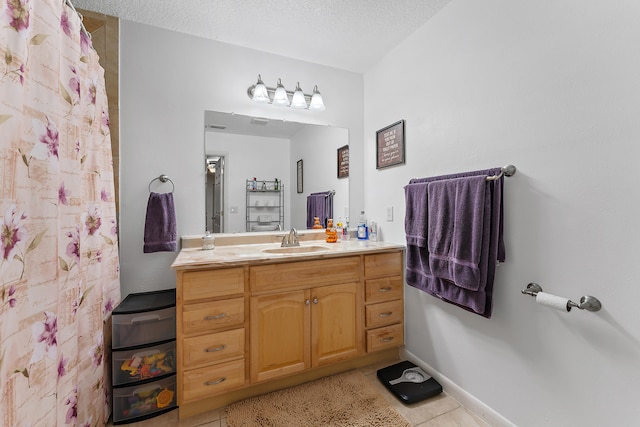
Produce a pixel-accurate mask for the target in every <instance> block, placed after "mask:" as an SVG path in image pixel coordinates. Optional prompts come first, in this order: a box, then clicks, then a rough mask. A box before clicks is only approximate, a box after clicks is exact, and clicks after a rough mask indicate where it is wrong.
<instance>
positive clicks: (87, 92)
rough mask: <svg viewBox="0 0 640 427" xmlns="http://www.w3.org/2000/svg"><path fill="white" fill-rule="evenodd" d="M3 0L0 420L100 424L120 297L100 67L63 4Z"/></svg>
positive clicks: (105, 410) (0, 19)
mask: <svg viewBox="0 0 640 427" xmlns="http://www.w3.org/2000/svg"><path fill="white" fill-rule="evenodd" d="M1 1H2V12H1V16H0V168H1V169H2V170H1V173H0V195H1V199H0V215H1V216H0V298H1V300H0V408H1V409H0V425H1V426H56V425H57V426H65V425H72V426H97V425H104V423H105V422H106V421H107V418H108V416H109V413H110V389H111V387H110V378H109V375H108V373H109V369H108V365H109V363H110V362H109V361H108V360H106V359H107V358H108V355H109V352H108V351H107V349H108V348H109V346H110V337H111V335H110V326H109V325H110V315H111V311H112V310H113V308H114V306H116V305H117V304H118V302H119V301H120V282H119V271H118V246H117V245H118V239H117V227H116V220H115V203H114V187H113V168H112V157H111V144H110V135H109V117H108V108H107V98H106V92H105V86H104V72H103V70H102V68H101V67H100V66H99V65H98V57H97V54H96V52H95V51H94V50H93V49H92V47H91V42H90V39H89V37H87V36H86V35H85V34H84V33H83V32H82V27H81V22H80V19H79V17H78V15H77V14H76V13H75V12H74V10H73V9H72V8H70V7H69V6H67V5H66V4H65V2H64V1H63V0H1Z"/></svg>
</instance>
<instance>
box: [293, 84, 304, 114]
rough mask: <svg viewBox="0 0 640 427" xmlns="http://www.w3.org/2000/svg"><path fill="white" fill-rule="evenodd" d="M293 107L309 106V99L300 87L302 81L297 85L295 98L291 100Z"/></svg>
mask: <svg viewBox="0 0 640 427" xmlns="http://www.w3.org/2000/svg"><path fill="white" fill-rule="evenodd" d="M291 107H293V108H307V100H306V99H304V93H302V89H300V82H298V84H297V85H296V91H295V92H294V93H293V99H292V100H291Z"/></svg>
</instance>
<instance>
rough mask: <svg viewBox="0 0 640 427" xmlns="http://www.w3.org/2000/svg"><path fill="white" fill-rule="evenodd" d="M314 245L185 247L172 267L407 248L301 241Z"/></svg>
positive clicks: (356, 242)
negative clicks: (283, 249)
mask: <svg viewBox="0 0 640 427" xmlns="http://www.w3.org/2000/svg"><path fill="white" fill-rule="evenodd" d="M307 246H315V247H322V248H315V249H320V250H319V251H314V252H297V253H295V252H294V253H285V254H282V253H270V252H267V250H273V249H278V248H280V243H257V244H240V245H223V246H216V247H215V249H213V250H206V251H205V250H202V249H201V248H199V247H198V248H193V247H191V248H189V247H187V248H184V249H182V250H181V251H180V253H179V254H178V256H177V257H176V259H175V261H174V262H173V264H171V268H173V269H175V270H183V269H190V268H202V267H229V266H238V265H246V264H265V263H273V262H289V261H294V260H312V259H323V258H333V257H338V256H345V255H356V254H362V253H370V252H377V251H385V250H390V249H404V248H405V247H404V245H399V244H396V243H387V242H372V241H369V240H358V239H350V240H346V241H345V240H340V241H338V242H337V243H326V242H325V241H324V240H309V241H301V242H300V247H302V248H304V247H307Z"/></svg>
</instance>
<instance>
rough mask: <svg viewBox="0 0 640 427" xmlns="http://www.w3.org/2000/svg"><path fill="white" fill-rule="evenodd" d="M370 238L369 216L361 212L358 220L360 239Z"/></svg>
mask: <svg viewBox="0 0 640 427" xmlns="http://www.w3.org/2000/svg"><path fill="white" fill-rule="evenodd" d="M368 238H369V228H368V227H367V216H366V215H365V214H364V211H360V218H358V239H359V240H367V239H368Z"/></svg>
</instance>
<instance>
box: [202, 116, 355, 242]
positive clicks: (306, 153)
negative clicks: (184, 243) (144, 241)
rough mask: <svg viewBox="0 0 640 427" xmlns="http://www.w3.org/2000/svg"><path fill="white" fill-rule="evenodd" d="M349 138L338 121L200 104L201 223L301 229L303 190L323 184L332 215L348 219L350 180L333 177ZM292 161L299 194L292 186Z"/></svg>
mask: <svg viewBox="0 0 640 427" xmlns="http://www.w3.org/2000/svg"><path fill="white" fill-rule="evenodd" d="M348 144H349V131H348V129H344V128H337V127H331V126H322V125H313V124H307V123H296V122H289V121H285V120H275V119H264V118H257V117H249V116H244V115H240V114H233V113H221V112H215V111H205V166H206V186H205V188H206V212H205V215H206V227H207V229H208V230H210V231H212V232H214V233H241V232H247V231H273V230H279V229H284V230H289V229H290V228H291V227H295V228H297V229H298V230H304V229H306V228H307V215H308V213H307V197H308V196H309V195H311V194H312V193H318V192H329V191H333V192H334V195H333V217H334V219H336V220H338V219H346V218H348V216H349V179H348V177H341V178H338V149H340V148H342V147H344V146H345V145H348ZM299 160H303V162H304V170H303V177H302V179H303V183H304V185H303V186H302V190H303V191H302V193H298V192H297V171H296V164H297V162H298V161H299ZM343 168H344V165H343ZM342 175H344V172H343V173H342V174H341V176H342ZM254 178H255V184H254ZM276 180H277V184H276ZM254 185H255V189H254Z"/></svg>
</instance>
